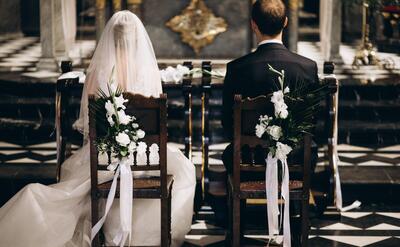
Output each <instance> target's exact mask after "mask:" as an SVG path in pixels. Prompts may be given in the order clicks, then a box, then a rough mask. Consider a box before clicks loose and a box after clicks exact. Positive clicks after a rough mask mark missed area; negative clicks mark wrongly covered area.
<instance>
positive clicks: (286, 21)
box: [283, 16, 289, 28]
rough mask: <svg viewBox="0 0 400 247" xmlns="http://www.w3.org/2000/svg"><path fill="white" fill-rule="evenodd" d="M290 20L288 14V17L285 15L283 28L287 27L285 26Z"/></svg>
mask: <svg viewBox="0 0 400 247" xmlns="http://www.w3.org/2000/svg"><path fill="white" fill-rule="evenodd" d="M288 22H289V19H288V18H287V16H286V17H285V24H284V25H283V28H285V27H286V26H287V24H288Z"/></svg>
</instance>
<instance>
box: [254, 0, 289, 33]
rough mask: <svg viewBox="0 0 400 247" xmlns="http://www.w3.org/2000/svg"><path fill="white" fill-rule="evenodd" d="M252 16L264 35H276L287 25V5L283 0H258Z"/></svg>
mask: <svg viewBox="0 0 400 247" xmlns="http://www.w3.org/2000/svg"><path fill="white" fill-rule="evenodd" d="M251 18H252V19H253V21H254V22H255V23H256V24H257V26H258V29H259V30H260V32H261V33H262V34H264V35H269V36H274V35H277V34H279V33H280V32H281V31H282V30H283V28H284V27H285V20H286V7H285V4H284V3H283V2H282V0H257V1H256V2H255V3H254V4H253V9H252V13H251Z"/></svg>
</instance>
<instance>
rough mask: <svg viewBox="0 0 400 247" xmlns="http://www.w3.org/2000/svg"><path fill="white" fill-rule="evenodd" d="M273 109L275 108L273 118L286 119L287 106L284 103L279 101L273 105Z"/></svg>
mask: <svg viewBox="0 0 400 247" xmlns="http://www.w3.org/2000/svg"><path fill="white" fill-rule="evenodd" d="M274 108H275V117H279V118H282V119H285V118H286V117H287V115H288V112H287V108H288V106H287V105H286V104H285V102H283V101H281V102H277V103H274ZM285 111H286V112H285ZM282 112H283V114H282Z"/></svg>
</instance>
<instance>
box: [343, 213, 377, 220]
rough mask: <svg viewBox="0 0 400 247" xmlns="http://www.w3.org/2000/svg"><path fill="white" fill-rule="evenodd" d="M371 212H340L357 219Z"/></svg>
mask: <svg viewBox="0 0 400 247" xmlns="http://www.w3.org/2000/svg"><path fill="white" fill-rule="evenodd" d="M371 214H372V212H342V213H341V215H342V216H344V217H347V218H352V219H358V218H361V217H364V216H367V215H371Z"/></svg>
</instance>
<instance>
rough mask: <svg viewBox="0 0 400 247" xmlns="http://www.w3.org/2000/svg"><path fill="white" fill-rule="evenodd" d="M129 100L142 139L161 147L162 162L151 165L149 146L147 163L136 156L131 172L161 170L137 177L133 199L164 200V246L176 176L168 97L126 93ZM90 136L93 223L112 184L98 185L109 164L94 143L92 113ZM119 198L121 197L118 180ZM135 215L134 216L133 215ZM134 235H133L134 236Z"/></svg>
mask: <svg viewBox="0 0 400 247" xmlns="http://www.w3.org/2000/svg"><path fill="white" fill-rule="evenodd" d="M124 97H125V98H126V99H128V100H129V102H128V103H127V104H126V110H125V111H126V113H127V114H129V115H133V116H135V117H136V118H137V119H138V124H139V126H140V128H141V129H143V130H144V131H145V132H146V136H145V138H144V139H143V141H144V142H146V143H147V145H148V146H150V145H151V144H153V143H156V144H158V146H159V156H160V163H159V164H157V165H153V164H151V165H150V160H149V149H148V150H147V165H137V161H136V158H135V160H134V164H133V165H132V166H131V169H132V171H160V176H159V177H151V178H134V179H133V195H132V196H133V198H145V199H160V200H161V246H169V245H170V244H171V190H172V184H173V177H172V176H171V175H167V97H166V95H165V94H163V95H161V96H160V98H145V97H143V96H141V95H133V94H130V93H124ZM94 100H95V99H94V96H93V95H91V96H90V97H89V104H93V101H94ZM89 136H90V171H91V201H92V224H93V225H95V224H96V223H97V222H98V220H99V199H100V198H106V197H107V195H108V193H109V190H110V187H111V183H112V181H110V182H107V183H103V184H98V171H99V170H106V169H107V165H99V163H98V151H97V149H96V147H95V145H94V141H95V140H96V136H97V134H96V116H95V114H94V113H92V112H91V113H89ZM116 197H119V183H118V187H117V192H116ZM133 217H135V216H133ZM134 237H135V236H133V238H134ZM92 244H93V246H100V238H99V234H97V235H96V237H95V238H94V239H93V243H92Z"/></svg>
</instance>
